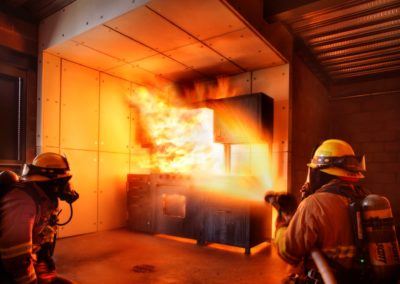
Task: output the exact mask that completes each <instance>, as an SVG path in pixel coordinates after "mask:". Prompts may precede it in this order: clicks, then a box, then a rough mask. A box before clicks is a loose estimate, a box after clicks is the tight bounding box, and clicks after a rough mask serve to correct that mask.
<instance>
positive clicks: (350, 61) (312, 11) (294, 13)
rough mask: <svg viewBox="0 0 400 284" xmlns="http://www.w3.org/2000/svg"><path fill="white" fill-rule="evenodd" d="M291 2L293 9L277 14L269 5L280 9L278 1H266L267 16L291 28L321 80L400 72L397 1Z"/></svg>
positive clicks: (336, 0) (333, 81)
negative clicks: (300, 3) (301, 3)
mask: <svg viewBox="0 0 400 284" xmlns="http://www.w3.org/2000/svg"><path fill="white" fill-rule="evenodd" d="M283 2H284V1H283ZM288 2H291V3H292V7H287V9H286V10H285V9H280V10H278V11H279V13H275V14H274V13H273V12H272V13H271V11H273V9H269V8H268V6H271V5H272V6H275V10H277V9H276V6H277V5H278V6H279V4H277V3H278V1H272V0H270V1H268V0H265V2H264V3H265V6H264V8H265V13H264V15H265V18H266V20H267V21H270V22H271V21H280V22H282V23H283V24H284V25H286V26H287V28H288V29H289V30H290V32H291V33H292V35H293V36H294V38H295V40H296V45H297V50H298V51H299V52H300V53H301V54H302V57H303V58H304V59H305V60H306V62H307V63H308V64H309V65H310V66H311V67H312V69H313V71H314V73H316V74H317V75H318V76H319V77H320V78H321V80H323V81H325V82H329V83H336V82H343V81H349V80H359V79H365V78H370V77H378V76H388V75H392V74H396V73H397V74H398V73H399V72H400V1H399V0H374V1H371V0H368V1H366V0H342V1H338V0H329V1H327V0H321V1H310V0H308V1H307V0H302V1H300V2H303V4H304V2H308V3H306V5H302V6H296V3H297V4H298V3H299V1H288ZM268 9H269V10H268Z"/></svg>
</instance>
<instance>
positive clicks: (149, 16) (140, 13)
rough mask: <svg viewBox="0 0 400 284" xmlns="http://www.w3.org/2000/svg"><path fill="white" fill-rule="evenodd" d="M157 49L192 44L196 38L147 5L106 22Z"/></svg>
mask: <svg viewBox="0 0 400 284" xmlns="http://www.w3.org/2000/svg"><path fill="white" fill-rule="evenodd" d="M106 25H107V26H109V27H111V28H113V29H115V30H118V31H119V32H121V33H122V34H125V35H127V36H129V37H131V38H133V39H135V40H137V41H139V42H142V43H144V44H146V45H147V46H150V47H151V48H153V49H155V50H157V51H161V52H164V51H167V50H171V49H174V48H177V47H180V46H184V45H187V44H191V43H193V42H195V39H194V38H193V37H191V36H190V35H188V34H187V33H186V32H184V31H182V30H181V29H179V28H178V27H176V26H174V25H173V24H171V23H170V22H168V21H167V20H166V19H164V18H163V17H161V16H159V15H158V14H156V13H154V12H153V11H151V10H150V9H148V8H147V7H140V8H138V9H135V10H133V11H131V12H129V13H127V14H125V15H123V16H120V17H118V18H116V19H113V20H111V21H109V22H107V23H106Z"/></svg>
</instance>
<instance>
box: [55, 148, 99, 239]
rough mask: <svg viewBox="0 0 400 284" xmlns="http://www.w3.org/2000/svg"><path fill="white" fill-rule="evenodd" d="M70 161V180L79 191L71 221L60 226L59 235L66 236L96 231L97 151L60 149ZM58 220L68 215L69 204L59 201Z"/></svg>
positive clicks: (63, 219)
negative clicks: (59, 212)
mask: <svg viewBox="0 0 400 284" xmlns="http://www.w3.org/2000/svg"><path fill="white" fill-rule="evenodd" d="M61 153H65V155H66V156H67V158H68V161H69V163H70V167H71V171H72V179H71V182H72V184H73V185H74V187H75V189H76V190H77V191H78V193H79V199H78V200H77V201H76V202H74V203H73V208H74V217H73V219H72V221H71V223H69V224H67V225H66V226H63V227H61V228H60V236H61V237H67V236H73V235H80V234H85V233H92V232H96V231H97V165H98V153H97V152H95V151H83V150H68V149H61ZM60 208H61V209H62V213H61V215H60V221H61V222H64V221H66V220H67V219H68V216H69V206H67V204H66V203H65V202H61V203H60Z"/></svg>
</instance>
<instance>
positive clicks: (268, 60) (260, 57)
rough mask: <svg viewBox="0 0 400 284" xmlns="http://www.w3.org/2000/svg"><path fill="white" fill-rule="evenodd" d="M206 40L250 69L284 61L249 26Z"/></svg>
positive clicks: (229, 57) (231, 58)
mask: <svg viewBox="0 0 400 284" xmlns="http://www.w3.org/2000/svg"><path fill="white" fill-rule="evenodd" d="M205 42H206V43H207V44H208V45H209V46H211V47H212V48H213V49H215V50H216V51H218V52H219V53H221V54H223V55H224V56H226V57H227V58H228V59H229V60H231V61H233V62H235V63H237V64H238V65H239V66H241V67H242V68H244V69H246V70H249V71H250V70H257V69H261V68H265V67H271V66H276V65H281V64H283V63H284V62H283V61H282V59H281V58H280V57H279V56H278V55H277V54H276V53H275V51H273V50H272V49H271V48H269V47H268V45H267V44H266V43H265V42H264V41H263V40H262V39H261V38H259V37H258V36H257V35H256V34H254V33H253V32H252V31H250V29H248V28H245V29H242V30H240V31H235V32H231V33H228V34H224V35H221V36H217V37H214V38H211V39H208V40H206V41H205Z"/></svg>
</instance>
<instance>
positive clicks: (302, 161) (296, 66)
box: [290, 56, 330, 196]
mask: <svg viewBox="0 0 400 284" xmlns="http://www.w3.org/2000/svg"><path fill="white" fill-rule="evenodd" d="M292 68H293V69H292V74H291V78H292V131H291V135H292V177H291V189H290V191H291V192H292V193H294V194H296V195H297V196H299V190H300V188H301V186H302V185H303V183H304V182H305V179H306V175H307V166H306V164H307V163H308V162H309V161H310V155H311V152H312V150H313V148H314V146H315V145H316V144H317V143H318V142H319V141H320V140H321V139H322V140H323V139H327V138H328V137H329V134H330V120H329V97H328V91H327V89H326V88H325V87H324V85H323V84H322V83H321V82H320V81H319V80H318V79H317V78H316V77H315V76H314V74H313V73H312V72H311V71H310V70H309V69H308V67H307V66H306V65H305V64H304V63H303V62H302V61H301V60H300V59H299V58H298V57H297V56H295V57H294V58H293V63H292Z"/></svg>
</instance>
